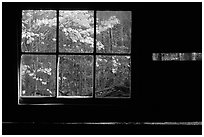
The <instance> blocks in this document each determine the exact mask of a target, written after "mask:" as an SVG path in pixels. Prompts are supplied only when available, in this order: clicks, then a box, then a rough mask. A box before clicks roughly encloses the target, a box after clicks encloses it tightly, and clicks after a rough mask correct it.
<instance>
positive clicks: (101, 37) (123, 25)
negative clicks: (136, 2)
mask: <svg viewBox="0 0 204 137" xmlns="http://www.w3.org/2000/svg"><path fill="white" fill-rule="evenodd" d="M96 16H97V24H96V32H97V35H96V39H97V42H96V46H97V52H99V53H130V52H131V31H132V30H131V24H132V19H131V11H97V15H96Z"/></svg>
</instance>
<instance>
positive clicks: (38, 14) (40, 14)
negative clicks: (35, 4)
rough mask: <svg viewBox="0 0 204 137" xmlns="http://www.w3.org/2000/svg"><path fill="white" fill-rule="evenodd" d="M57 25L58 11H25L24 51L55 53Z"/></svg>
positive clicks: (23, 26)
mask: <svg viewBox="0 0 204 137" xmlns="http://www.w3.org/2000/svg"><path fill="white" fill-rule="evenodd" d="M56 25H57V23H56V11H53V10H23V11H22V42H21V49H22V51H23V52H55V51H56Z"/></svg>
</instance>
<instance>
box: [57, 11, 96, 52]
mask: <svg viewBox="0 0 204 137" xmlns="http://www.w3.org/2000/svg"><path fill="white" fill-rule="evenodd" d="M93 47H94V11H85V10H77V11H76V10H70V11H69V10H66V11H59V51H60V52H75V53H90V52H93Z"/></svg>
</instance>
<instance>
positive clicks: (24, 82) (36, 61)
mask: <svg viewBox="0 0 204 137" xmlns="http://www.w3.org/2000/svg"><path fill="white" fill-rule="evenodd" d="M55 73H56V57H55V56H54V55H23V56H22V58H21V92H20V95H21V96H38V97H39V96H52V97H53V96H55V90H56V88H55V83H56V82H55V79H56V76H55Z"/></svg>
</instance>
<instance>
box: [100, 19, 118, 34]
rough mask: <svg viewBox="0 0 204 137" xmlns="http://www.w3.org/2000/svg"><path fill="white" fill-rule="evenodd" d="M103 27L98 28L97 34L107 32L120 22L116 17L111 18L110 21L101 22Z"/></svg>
mask: <svg viewBox="0 0 204 137" xmlns="http://www.w3.org/2000/svg"><path fill="white" fill-rule="evenodd" d="M100 23H101V26H98V27H97V29H96V33H97V34H99V33H101V32H103V31H106V30H107V29H109V28H113V27H114V25H117V24H120V20H119V19H118V18H117V17H116V16H111V17H110V18H109V19H108V20H105V21H101V22H100Z"/></svg>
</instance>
